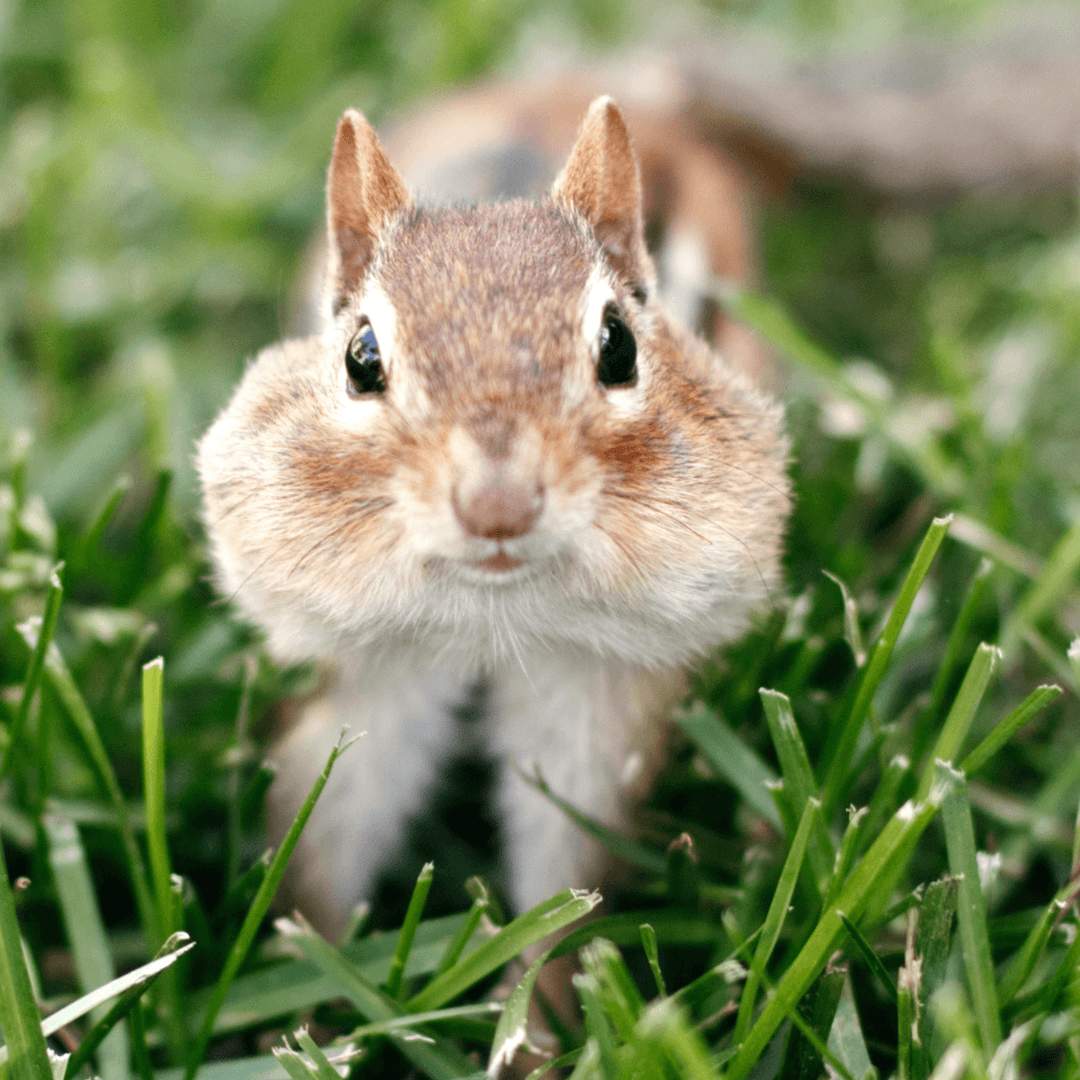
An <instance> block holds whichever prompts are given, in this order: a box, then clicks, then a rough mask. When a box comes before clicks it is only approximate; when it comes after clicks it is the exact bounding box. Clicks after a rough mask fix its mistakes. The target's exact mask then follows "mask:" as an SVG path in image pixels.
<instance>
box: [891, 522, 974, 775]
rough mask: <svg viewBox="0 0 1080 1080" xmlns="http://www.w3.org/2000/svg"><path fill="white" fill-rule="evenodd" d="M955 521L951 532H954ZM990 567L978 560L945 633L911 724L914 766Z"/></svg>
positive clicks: (942, 699)
mask: <svg viewBox="0 0 1080 1080" xmlns="http://www.w3.org/2000/svg"><path fill="white" fill-rule="evenodd" d="M955 527H956V525H955V522H954V524H953V529H954V531H955ZM993 569H994V564H993V563H992V562H991V561H990V560H989V559H980V560H979V566H978V569H977V570H976V571H975V574H974V575H973V577H972V579H971V583H970V585H969V586H968V591H967V596H966V597H965V598H964V606H963V607H962V608H961V609H960V614H959V615H958V616H957V618H956V622H954V623H953V628H952V630H951V631H950V632H949V641H948V644H947V645H946V646H945V656H944V658H943V659H942V661H941V663H940V664H938V669H937V672H936V673H935V675H934V685H933V687H932V688H931V690H930V701H929V703H928V704H927V706H926V708H925V709H923V711H922V713H921V714H920V715H919V718H918V720H917V721H916V723H915V727H914V730H913V731H912V734H911V760H912V761H913V762H915V765H916V767H918V766H920V765H921V764H922V761H923V758H924V757H925V755H926V751H927V749H928V748H929V746H930V738H931V736H932V735H933V731H934V724H935V723H936V722H937V718H938V717H939V716H940V715H941V714H942V711H943V710H944V708H945V695H946V693H947V692H948V689H949V684H950V683H951V682H952V677H953V672H954V671H955V670H956V667H957V665H958V664H959V663H960V655H961V650H962V649H963V647H964V642H965V641H966V640H967V634H968V628H969V627H970V626H971V621H972V619H973V618H974V617H975V612H976V611H977V610H978V608H979V605H980V604H981V603H982V598H983V596H984V595H985V593H986V587H987V585H988V584H989V581H990V573H991V571H992V570H993Z"/></svg>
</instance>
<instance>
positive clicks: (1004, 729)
mask: <svg viewBox="0 0 1080 1080" xmlns="http://www.w3.org/2000/svg"><path fill="white" fill-rule="evenodd" d="M1060 696H1061V687H1060V686H1053V685H1051V686H1040V687H1037V688H1036V689H1035V690H1033V691H1032V692H1031V693H1030V694H1028V696H1027V697H1026V698H1024V700H1023V701H1021V702H1020V704H1019V705H1017V707H1016V708H1015V709H1013V711H1012V712H1011V713H1009V715H1008V716H1006V717H1005V719H1004V720H1002V721H1001V722H1000V723H999V724H997V725H996V726H995V727H994V730H993V731H991V732H990V734H989V735H987V736H986V738H985V739H983V741H982V742H981V743H979V745H978V746H976V747H975V749H974V750H972V751H971V753H970V754H968V756H967V757H966V758H964V760H963V762H961V765H960V768H961V770H962V771H963V773H964V774H965V775H966V776H971V775H972V773H976V772H978V771H979V769H981V768H982V767H983V766H984V765H985V764H986V763H987V762H988V761H989V760H990V759H991V758H992V757H993V756H994V755H995V754H996V753H997V752H998V751H999V750H1000V749H1001V748H1002V747H1003V746H1004V745H1005V744H1006V743H1007V742H1008V741H1009V740H1010V739H1011V738H1012V737H1013V736H1014V735H1015V734H1016V733H1017V732H1018V731H1019V730H1020V729H1021V728H1022V727H1023V726H1024V725H1025V724H1026V723H1027V722H1028V721H1029V720H1030V719H1031V718H1032V717H1033V716H1034V715H1035V714H1036V713H1038V712H1041V711H1042V710H1043V709H1045V708H1046V706H1047V705H1049V704H1050V702H1052V701H1054V700H1055V699H1056V698H1058V697H1060Z"/></svg>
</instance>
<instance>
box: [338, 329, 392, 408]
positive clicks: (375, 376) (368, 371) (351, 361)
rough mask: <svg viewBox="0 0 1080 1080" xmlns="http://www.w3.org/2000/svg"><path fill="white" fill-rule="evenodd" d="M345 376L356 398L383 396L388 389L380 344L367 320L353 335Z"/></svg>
mask: <svg viewBox="0 0 1080 1080" xmlns="http://www.w3.org/2000/svg"><path fill="white" fill-rule="evenodd" d="M345 374H346V375H347V376H348V380H349V393H350V394H352V395H353V396H354V397H357V396H359V395H360V394H381V393H382V392H383V391H384V390H385V389H386V379H385V378H384V377H383V369H382V357H381V356H380V355H379V343H378V341H376V340H375V331H374V330H372V329H371V323H369V322H368V321H367V320H366V319H365V320H364V322H362V323H361V324H360V329H359V330H357V331H356V333H355V334H353V336H352V341H350V342H349V348H348V349H347V350H346V352H345Z"/></svg>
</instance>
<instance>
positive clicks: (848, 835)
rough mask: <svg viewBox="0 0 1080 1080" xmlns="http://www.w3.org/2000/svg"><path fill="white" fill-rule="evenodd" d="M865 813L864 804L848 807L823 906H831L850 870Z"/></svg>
mask: <svg viewBox="0 0 1080 1080" xmlns="http://www.w3.org/2000/svg"><path fill="white" fill-rule="evenodd" d="M866 814H867V808H866V807H865V806H863V807H861V808H860V809H856V808H855V807H854V806H850V807H848V823H847V828H846V829H844V835H843V837H841V839H840V847H839V849H838V850H837V852H836V859H835V861H834V863H833V872H832V878H831V879H830V881H829V887H828V888H827V889H826V890H825V899H824V900H823V901H822V906H823V907H825V908H828V907H831V906H832V902H833V900H834V899H835V898H836V897H837V896H838V895H839V893H840V890H841V888H843V885H844V881H845V880H846V879H847V876H848V874H849V873H850V871H851V864H852V863H853V862H854V861H855V852H856V850H857V848H858V843H859V836H860V835H861V826H862V823H863V819H864V818H865V817H866Z"/></svg>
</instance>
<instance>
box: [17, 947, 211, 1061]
mask: <svg viewBox="0 0 1080 1080" xmlns="http://www.w3.org/2000/svg"><path fill="white" fill-rule="evenodd" d="M192 948H194V942H191V941H190V940H189V939H188V936H187V934H185V933H184V932H183V931H182V930H181V931H179V932H178V933H176V934H173V936H172V937H171V938H169V940H168V941H166V942H165V944H164V945H163V946H162V947H161V949H160V951H159V952H158V955H157V957H155V958H154V959H153V960H151V961H149V962H148V963H146V964H143V965H142V966H141V967H138V968H136V969H135V970H134V971H129V972H128V973H127V974H126V975H121V976H120V977H119V978H118V979H113V981H112V982H110V983H106V984H105V985H104V986H99V987H98V988H97V989H96V990H92V991H91V992H90V993H89V994H84V995H83V996H82V997H81V998H79V999H78V1000H77V1001H73V1002H72V1003H71V1004H70V1005H65V1006H64V1007H63V1008H62V1009H57V1010H56V1012H54V1013H51V1014H50V1015H49V1016H47V1017H45V1019H44V1020H42V1021H41V1024H40V1027H41V1032H42V1034H43V1035H53V1034H55V1033H56V1032H58V1031H59V1030H60V1029H61V1028H62V1027H66V1026H67V1025H68V1024H70V1023H72V1022H73V1021H75V1020H78V1019H79V1017H80V1016H85V1015H86V1014H87V1013H88V1012H91V1011H92V1010H93V1009H96V1008H97V1007H98V1006H99V1005H101V1004H102V1003H104V1002H106V1001H110V1000H112V998H114V997H116V996H118V995H119V994H123V993H124V992H126V991H127V990H128V989H129V988H130V987H132V986H136V985H140V986H141V985H142V984H143V983H144V982H146V980H147V979H152V978H153V977H154V976H155V975H157V973H158V972H159V971H164V970H165V968H167V967H169V966H170V965H171V964H175V963H176V961H177V960H178V959H179V958H180V957H181V956H183V955H184V953H186V952H188V951H189V950H190V949H192ZM0 1023H2V1021H0ZM7 1058H8V1047H7V1046H0V1065H3V1064H4V1063H5V1062H6V1061H7Z"/></svg>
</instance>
